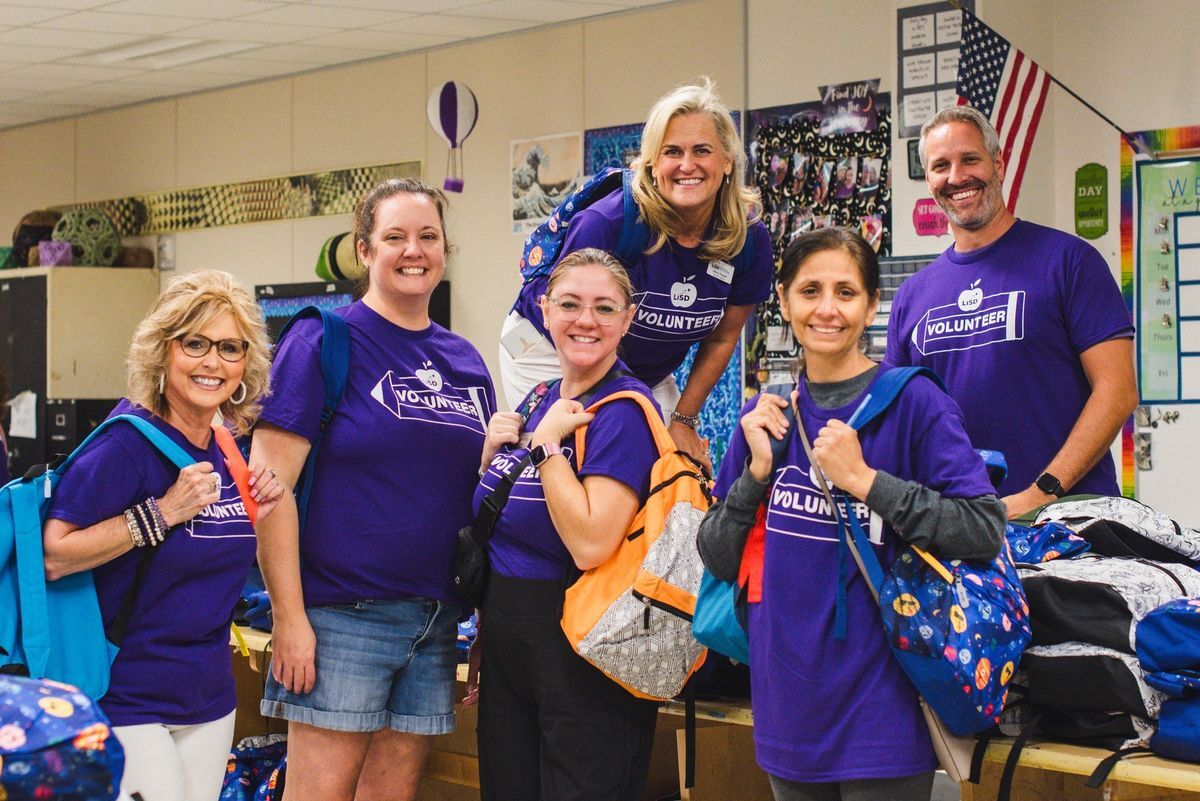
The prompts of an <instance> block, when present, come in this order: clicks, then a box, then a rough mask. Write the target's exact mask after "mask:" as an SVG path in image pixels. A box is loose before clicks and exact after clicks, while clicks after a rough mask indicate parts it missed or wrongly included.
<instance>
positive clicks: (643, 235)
mask: <svg viewBox="0 0 1200 801" xmlns="http://www.w3.org/2000/svg"><path fill="white" fill-rule="evenodd" d="M641 215H642V210H641V209H640V208H638V204H637V199H636V198H634V196H633V170H622V171H621V233H620V234H619V235H618V236H617V246H616V247H615V248H613V251H612V255H613V256H615V257H616V259H617V261H619V262H621V264H623V265H624V266H625V269H626V270H628V269H630V268H631V267H633V265H634V264H636V263H637V260H638V259H640V258H641V257H642V254H643V253H645V251H646V248H647V247H648V246H649V244H650V227H649V226H648V225H646V223H644V222H643V221H642V220H641Z"/></svg>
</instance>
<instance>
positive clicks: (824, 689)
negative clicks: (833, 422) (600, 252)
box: [714, 364, 992, 782]
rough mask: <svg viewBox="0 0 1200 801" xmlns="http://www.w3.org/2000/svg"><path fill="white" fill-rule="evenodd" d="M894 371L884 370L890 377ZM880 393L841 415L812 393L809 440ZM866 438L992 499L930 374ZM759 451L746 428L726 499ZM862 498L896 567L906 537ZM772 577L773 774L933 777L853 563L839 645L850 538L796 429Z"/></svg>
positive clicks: (768, 714)
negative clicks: (843, 558) (843, 551)
mask: <svg viewBox="0 0 1200 801" xmlns="http://www.w3.org/2000/svg"><path fill="white" fill-rule="evenodd" d="M888 369H890V366H889V365H887V364H884V365H882V366H881V367H880V371H879V375H883V373H884V372H885V371H886V370H888ZM875 380H876V381H877V380H878V376H876V379H875ZM872 383H874V382H872ZM869 392H871V387H867V389H866V390H865V391H864V393H863V395H860V397H859V398H856V399H855V400H854V402H852V403H849V404H847V405H845V406H843V407H841V408H837V409H821V408H819V407H818V406H816V405H815V404H814V403H813V402H812V399H811V398H810V397H809V394H808V391H807V388H806V387H805V388H802V389H801V391H800V398H799V405H800V416H801V419H802V420H803V421H804V430H805V431H806V432H807V433H808V435H809V437H810V439H813V438H815V437H816V435H817V432H818V431H819V430H820V428H821V426H823V425H824V424H825V423H826V422H827V421H828V420H830V419H839V420H846V419H847V418H849V417H850V415H851V414H853V412H854V411H855V409H857V408H858V405H859V403H860V402H861V400H862V397H863V396H865V394H867V393H869ZM756 401H757V398H756V399H754V400H751V401H750V403H748V404H747V405H746V406H745V408H744V409H743V410H742V414H743V415H745V413H746V412H748V411H750V410H751V409H753V408H754V405H755V403H756ZM859 441H860V442H861V444H862V450H863V458H864V460H865V461H866V463H867V464H868V465H870V466H871V467H873V468H876V469H879V470H886V471H887V472H889V473H891V474H892V475H895V476H898V477H900V478H902V479H907V480H913V481H918V482H920V483H922V484H924V485H925V486H928V487H932V488H933V489H935V490H938V491H939V492H941V493H942V494H944V495H947V496H950V497H959V498H971V497H978V496H981V495H989V494H991V493H992V487H991V484H990V483H989V482H988V478H987V474H986V472H985V470H984V467H983V462H982V460H980V458H979V456H978V454H976V453H975V451H974V450H973V449H972V448H971V445H970V443H969V442H968V441H967V436H966V434H965V433H964V432H963V427H962V417H961V413H960V412H959V410H958V407H957V406H956V405H955V404H954V401H953V400H951V399H950V398H949V397H948V396H947V395H946V394H945V393H943V392H942V391H941V390H939V389H938V388H937V387H936V386H935V385H934V384H933V382H931V381H929V380H928V379H926V378H922V377H917V378H914V379H913V380H912V381H911V382H910V383H909V384H908V385H907V386H906V387H905V389H904V390H903V392H901V393H900V395H899V396H898V397H897V398H896V400H895V401H894V402H893V404H892V406H891V407H890V408H889V409H888V410H887V411H886V412H884V413H883V415H882V416H881V417H880V418H879V419H877V420H876V421H874V422H872V423H870V424H869V425H868V426H867V428H866V429H865V430H863V431H860V432H859ZM748 456H749V450H748V449H747V447H746V440H745V437H744V436H743V435H742V430H741V428H740V427H739V428H737V429H736V430H735V431H734V435H733V438H732V441H731V442H730V445H729V451H728V452H727V453H726V454H725V459H724V460H723V461H722V463H721V469H720V470H719V471H718V473H717V479H716V485H715V488H714V494H715V495H717V496H718V497H724V495H725V493H726V492H727V491H728V489H729V487H730V486H731V485H732V484H733V482H734V481H735V480H737V477H738V476H739V475H741V472H742V469H743V468H744V466H745V464H746V459H747V457H748ZM851 503H852V508H853V510H854V512H855V514H856V515H857V516H858V518H859V521H860V522H861V523H862V525H863V529H864V531H866V532H867V533H868V535H869V536H870V538H871V540H872V542H874V543H875V544H876V547H875V552H876V555H877V556H878V557H879V560H880V563H881V564H883V565H884V568H885V569H886V568H887V567H888V566H889V565H890V564H891V563H892V561H894V559H895V558H896V556H897V554H898V553H899V551H900V549H901V547H902V541H901V540H900V539H899V538H898V537H897V535H896V533H895V532H894V531H893V530H892V528H891V527H890V526H888V525H887V524H885V523H884V522H883V521H882V520H881V519H880V518H879V517H878V515H876V514H874V513H873V512H871V511H870V510H869V509H868V508H867V506H866V504H865V503H862V502H860V501H857V500H855V499H853V498H852V499H851ZM763 570H764V572H763V596H762V602H761V603H757V604H752V605H751V607H750V658H751V660H752V661H751V664H753V665H754V670H753V671H752V672H751V677H750V678H751V704H752V708H753V711H754V743H755V752H756V753H757V757H758V763H759V765H761V766H762V768H763V770H765V771H767V772H768V773H770V774H772V775H775V776H781V777H783V778H785V779H790V780H792V781H797V782H838V781H847V780H851V779H867V778H893V777H899V776H909V775H912V774H915V773H921V772H923V771H926V770H931V769H933V768H934V767H935V766H936V760H935V758H934V755H933V748H932V746H931V744H930V742H929V734H928V731H927V729H926V727H925V723H924V720H923V719H922V717H921V712H920V709H919V708H918V705H917V694H916V691H915V690H914V689H913V687H912V685H911V684H910V683H909V681H908V679H907V678H906V677H905V675H904V672H903V671H902V670H901V668H900V665H899V664H898V663H897V662H896V661H895V658H894V657H893V656H892V654H891V651H890V649H889V647H888V643H887V639H886V636H885V634H884V630H883V624H882V622H881V621H880V618H879V606H878V604H877V603H876V602H875V600H874V599H873V598H872V597H871V594H870V591H869V590H868V589H867V586H866V583H865V582H864V580H863V578H862V576H861V574H860V573H859V571H858V569H857V568H856V567H855V565H854V562H853V561H852V560H851V561H850V562H849V586H848V588H847V621H848V627H847V632H848V633H847V637H846V639H845V640H840V641H839V640H836V639H834V635H833V631H834V629H833V621H834V610H835V598H836V590H837V574H838V532H837V527H836V525H835V524H834V522H833V518H832V517H831V516H830V513H829V508H828V504H827V503H826V502H825V498H824V495H823V494H822V492H821V488H820V485H819V484H818V483H817V482H816V481H815V480H814V478H813V473H812V470H811V469H810V465H809V462H808V459H807V458H806V456H805V453H804V448H803V445H802V443H801V442H800V438H799V437H798V436H795V435H792V436H791V437H790V439H789V444H788V448H787V453H786V458H785V459H784V460H783V463H782V465H781V466H780V467H779V469H778V470H777V471H776V473H775V477H774V483H773V486H772V488H771V493H770V504H769V506H768V511H767V537H766V555H765V559H764V566H763Z"/></svg>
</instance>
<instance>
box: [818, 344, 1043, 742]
mask: <svg viewBox="0 0 1200 801" xmlns="http://www.w3.org/2000/svg"><path fill="white" fill-rule="evenodd" d="M922 374H923V375H925V376H927V377H929V378H930V379H931V380H933V381H934V382H935V383H937V384H938V385H939V386H941V381H940V380H938V378H937V376H936V375H935V374H934V373H932V372H930V371H929V370H927V369H925V368H922V367H906V368H897V369H894V370H889V371H888V372H886V373H884V374H883V375H882V376H880V379H879V380H878V381H877V382H876V383H875V385H874V387H873V388H872V389H873V393H872V394H871V395H868V396H867V397H866V398H865V399H864V400H863V403H862V405H861V406H860V407H859V408H858V410H856V411H855V413H854V415H853V416H851V418H850V421H849V423H850V425H852V426H854V427H855V428H862V427H863V426H864V425H866V423H867V422H869V421H870V420H871V419H873V418H874V417H876V416H878V414H879V413H880V412H882V411H883V410H884V409H886V408H887V406H888V405H889V404H890V403H891V401H892V400H893V398H894V397H895V395H896V394H897V393H898V392H899V390H900V389H901V388H902V387H903V386H904V385H905V384H906V383H907V382H908V381H909V380H910V379H911V378H913V377H914V376H916V375H922ZM839 495H840V496H841V497H840V500H841V502H842V512H843V514H841V515H839V516H838V525H839V528H841V529H842V537H841V538H840V541H841V543H842V544H843V547H845V548H848V549H849V550H850V551H851V552H852V553H853V554H854V556H855V560H856V561H857V562H858V566H859V569H860V570H861V571H862V573H863V576H864V578H865V579H866V580H867V583H868V585H869V586H870V587H871V589H872V591H873V592H874V593H875V594H876V595H877V597H878V599H879V607H880V612H881V614H882V617H883V627H884V629H885V631H886V635H887V638H888V643H889V645H890V646H891V649H892V654H893V655H894V656H895V657H896V660H897V661H898V662H899V663H900V667H901V668H903V669H904V672H905V674H906V675H907V676H908V678H909V680H910V681H911V682H912V684H913V686H914V687H916V689H917V692H919V693H920V694H921V696H922V697H923V698H924V699H925V701H926V703H928V704H929V706H930V707H931V708H932V709H933V711H934V712H936V713H937V715H938V717H940V718H941V720H942V722H943V723H944V724H945V725H946V728H948V729H949V730H950V731H951V732H952V733H954V734H956V735H967V734H974V733H977V732H980V731H984V730H986V729H989V728H991V727H992V726H994V725H995V724H996V723H998V722H999V720H1000V712H1001V710H1002V709H1003V708H1004V700H1005V698H1006V697H1007V695H1008V685H1009V682H1010V680H1011V679H1012V676H1013V672H1014V671H1015V670H1016V667H1017V663H1018V662H1020V659H1021V654H1022V653H1023V652H1024V650H1025V647H1026V646H1027V645H1028V644H1029V640H1030V636H1031V629H1030V624H1029V606H1028V605H1027V603H1026V601H1025V593H1024V591H1023V590H1022V589H1021V580H1020V578H1019V576H1018V575H1017V569H1016V566H1015V565H1014V564H1013V561H1012V555H1011V554H1010V552H1009V549H1008V544H1007V543H1006V542H1005V543H1002V544H1001V548H1000V553H999V555H998V556H996V558H995V559H993V560H991V561H990V562H986V563H985V562H964V561H963V560H961V559H953V560H943V559H937V558H936V557H933V556H931V555H930V554H927V553H925V552H923V551H921V550H919V549H917V548H915V547H913V546H908V547H906V548H905V549H904V550H903V551H902V552H901V554H900V555H899V556H898V557H897V558H896V560H895V562H893V563H892V567H891V570H890V571H889V572H887V573H885V572H884V570H883V567H882V566H881V565H880V563H879V558H878V557H877V556H876V555H875V549H874V547H873V546H872V545H871V541H870V539H869V538H868V537H867V534H866V532H865V531H863V528H862V524H860V523H859V522H858V517H857V516H856V515H855V514H853V512H852V511H851V508H850V501H849V498H848V497H847V496H846V495H845V494H844V493H839ZM835 508H836V507H835ZM847 527H848V528H849V532H847V531H846V528H847ZM847 533H848V534H849V539H848V538H847V536H846V535H847ZM844 595H845V582H844V581H839V585H838V599H839V608H838V613H837V616H836V618H835V624H834V625H835V629H837V628H838V627H839V626H840V627H841V629H842V630H844V627H845V605H844V603H843V599H844Z"/></svg>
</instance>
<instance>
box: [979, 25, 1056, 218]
mask: <svg viewBox="0 0 1200 801" xmlns="http://www.w3.org/2000/svg"><path fill="white" fill-rule="evenodd" d="M962 15H963V27H962V42H961V44H960V45H959V62H958V87H957V91H958V104H959V105H966V104H970V105H972V106H974V107H975V108H977V109H979V111H980V112H982V113H983V115H984V116H985V117H987V118H988V119H990V120H991V121H992V125H994V126H996V131H997V133H999V134H1000V152H1001V153H1002V154H1003V156H1004V164H1005V165H1006V167H1005V174H1004V202H1005V204H1007V206H1008V210H1009V211H1012V210H1014V209H1015V208H1016V206H1017V193H1018V192H1019V191H1020V189H1021V178H1022V177H1023V176H1024V174H1025V163H1026V162H1027V161H1029V151H1030V149H1031V148H1032V147H1033V137H1034V135H1035V134H1037V127H1038V122H1040V121H1041V118H1042V107H1043V106H1044V105H1045V104H1046V91H1047V90H1048V89H1049V88H1050V74H1049V73H1047V72H1046V71H1045V70H1044V69H1042V68H1041V67H1039V66H1038V65H1037V64H1035V63H1034V61H1033V59H1031V58H1029V56H1027V55H1025V54H1024V53H1022V52H1021V51H1020V50H1017V49H1016V48H1015V47H1013V46H1012V45H1011V44H1010V43H1009V42H1008V40H1007V39H1005V38H1004V37H1003V36H1001V35H1000V34H998V33H996V32H995V31H993V30H992V29H991V28H989V27H988V26H987V25H984V24H983V22H981V21H980V20H979V18H978V17H976V16H975V15H974V14H972V13H970V12H969V11H966V10H965V9H964V10H963V12H962Z"/></svg>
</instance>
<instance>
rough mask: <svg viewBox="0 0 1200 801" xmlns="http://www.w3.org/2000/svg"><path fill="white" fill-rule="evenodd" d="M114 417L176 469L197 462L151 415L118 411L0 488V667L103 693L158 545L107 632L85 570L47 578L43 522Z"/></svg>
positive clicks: (94, 693) (97, 695)
mask: <svg viewBox="0 0 1200 801" xmlns="http://www.w3.org/2000/svg"><path fill="white" fill-rule="evenodd" d="M118 422H121V423H127V424H129V425H132V426H133V427H134V428H135V429H136V430H137V431H138V432H139V433H141V434H142V436H144V437H145V438H146V439H147V440H148V441H149V442H150V444H152V445H153V446H154V447H155V448H157V449H158V450H159V452H161V453H162V455H163V456H164V457H166V458H167V459H168V460H169V461H170V462H171V463H172V464H174V465H175V466H176V467H178V468H180V469H182V468H184V467H187V466H188V465H190V464H194V463H195V460H194V459H192V457H191V456H189V455H188V454H187V452H186V451H184V450H183V448H181V447H179V446H178V445H177V444H175V443H174V442H173V441H172V440H171V439H170V437H168V436H167V435H166V434H164V433H163V432H161V431H159V430H158V429H157V428H155V427H154V426H153V425H152V424H151V423H149V422H148V421H146V420H143V419H142V418H140V417H135V416H134V415H128V414H121V415H117V416H115V417H110V418H109V419H108V420H105V421H104V422H103V423H101V424H100V425H99V426H97V427H96V430H95V431H93V432H92V433H91V434H90V435H89V436H88V438H87V439H85V440H84V441H83V443H82V444H80V446H79V447H78V448H76V449H75V450H74V451H72V453H71V455H70V456H68V457H67V458H66V459H65V460H64V461H63V462H62V463H61V464H59V465H57V466H51V465H47V466H46V467H48V468H49V469H47V470H44V471H43V472H38V471H36V470H30V471H29V472H28V473H26V474H25V475H24V476H23V477H21V478H18V479H14V480H12V481H10V482H8V483H7V484H5V485H4V486H3V487H2V488H0V662H2V664H0V672H5V673H23V674H26V675H29V676H33V677H34V678H48V679H54V680H55V681H60V682H64V683H66V684H72V685H74V686H76V687H78V688H79V689H80V690H82V691H83V692H84V693H85V694H86V695H88V696H90V697H92V698H100V697H101V696H103V695H104V694H105V693H106V692H108V669H109V666H110V665H111V664H112V660H113V659H114V658H115V657H116V655H117V649H118V648H119V647H120V645H121V641H122V640H123V639H124V637H125V631H126V629H127V628H128V625H129V620H130V618H131V617H132V615H133V605H134V602H135V600H136V598H137V593H138V590H139V589H140V587H141V583H142V579H143V578H144V577H145V574H146V570H147V569H148V567H149V565H150V561H151V558H152V557H153V555H154V553H156V551H153V550H152V551H151V552H149V553H145V554H143V555H142V560H141V563H140V564H139V565H138V572H137V576H136V578H135V579H134V582H133V586H132V587H131V588H130V590H129V593H128V594H127V595H126V596H125V599H124V602H123V603H122V605H121V610H120V612H119V613H118V615H117V618H116V619H115V620H114V621H113V624H112V626H110V627H109V629H108V630H107V631H105V628H104V622H103V620H102V618H101V616H100V603H99V601H98V600H97V598H96V585H95V583H94V582H93V580H92V572H91V571H90V570H84V571H81V572H79V573H72V574H71V575H69V576H63V577H62V578H60V579H58V580H57V581H46V570H45V564H44V561H43V559H44V556H43V552H42V524H43V523H44V522H45V519H46V514H47V512H49V510H50V498H51V497H52V496H53V494H54V488H55V487H57V486H58V482H59V481H60V480H61V479H62V477H63V474H64V473H66V472H67V470H69V469H70V468H71V465H72V464H73V463H74V462H75V459H76V458H77V457H78V456H79V454H80V453H82V452H83V450H84V449H85V448H86V447H87V446H88V443H90V442H91V441H92V439H93V438H94V437H95V436H96V435H97V434H99V433H100V432H101V431H103V430H104V429H106V428H108V427H109V426H110V425H113V424H115V423H118ZM38 467H41V465H39V466H38Z"/></svg>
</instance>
